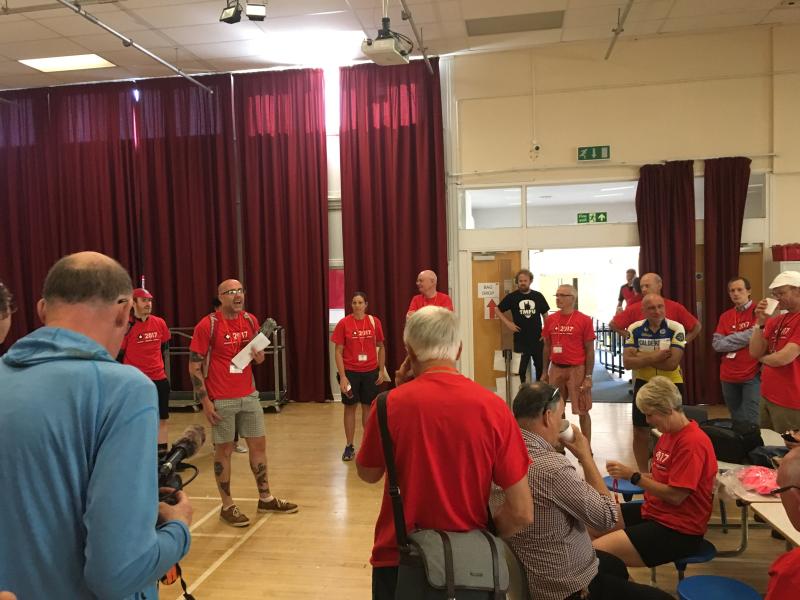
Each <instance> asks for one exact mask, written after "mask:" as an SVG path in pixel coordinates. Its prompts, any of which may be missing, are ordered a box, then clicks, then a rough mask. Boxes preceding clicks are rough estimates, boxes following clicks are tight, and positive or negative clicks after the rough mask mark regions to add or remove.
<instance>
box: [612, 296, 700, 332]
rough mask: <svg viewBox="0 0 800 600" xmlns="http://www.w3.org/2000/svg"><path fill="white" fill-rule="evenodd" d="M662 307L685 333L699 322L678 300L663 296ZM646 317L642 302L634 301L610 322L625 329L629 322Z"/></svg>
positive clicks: (667, 315) (668, 317)
mask: <svg viewBox="0 0 800 600" xmlns="http://www.w3.org/2000/svg"><path fill="white" fill-rule="evenodd" d="M664 309H665V310H666V313H667V314H666V318H667V319H669V320H670V321H677V322H678V323H680V324H681V325H683V328H684V329H685V330H686V333H687V334H688V333H689V332H690V331H691V330H692V329H694V328H695V326H696V325H697V323H699V321H698V320H697V318H696V317H695V316H694V315H693V314H692V313H690V312H689V311H688V310H686V308H685V307H684V306H683V304H681V303H679V302H675V301H674V300H669V299H667V298H664ZM646 318H647V316H646V315H645V314H644V308H643V307H642V303H641V302H635V303H633V304H628V305H627V306H626V307H625V310H623V311H622V312H620V313H617V314H616V315H614V318H613V319H611V322H612V323H613V324H614V325H615V326H617V327H619V328H621V329H627V328H628V327H629V326H630V324H631V323H635V322H636V321H641V320H642V319H646Z"/></svg>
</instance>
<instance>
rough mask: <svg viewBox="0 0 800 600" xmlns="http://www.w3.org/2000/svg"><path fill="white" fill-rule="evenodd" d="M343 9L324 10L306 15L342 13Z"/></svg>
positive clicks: (317, 15)
mask: <svg viewBox="0 0 800 600" xmlns="http://www.w3.org/2000/svg"><path fill="white" fill-rule="evenodd" d="M343 12H344V11H343V10H326V11H324V12H317V13H308V14H307V15H306V16H307V17H319V16H322V15H338V14H339V13H343Z"/></svg>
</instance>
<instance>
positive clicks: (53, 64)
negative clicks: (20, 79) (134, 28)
mask: <svg viewBox="0 0 800 600" xmlns="http://www.w3.org/2000/svg"><path fill="white" fill-rule="evenodd" d="M19 62H21V63H22V64H23V65H28V66H29V67H31V68H33V69H36V70H37V71H42V72H43V73H53V72H56V71H82V70H84V69H105V68H107V67H116V66H117V65H115V64H114V63H110V62H108V61H107V60H106V59H105V58H102V57H100V56H97V54H74V55H72V56H51V57H49V58H26V59H23V60H20V61H19Z"/></svg>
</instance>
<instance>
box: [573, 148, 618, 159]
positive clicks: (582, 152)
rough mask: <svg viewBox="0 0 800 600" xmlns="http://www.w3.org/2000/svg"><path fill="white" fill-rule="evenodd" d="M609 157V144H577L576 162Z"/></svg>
mask: <svg viewBox="0 0 800 600" xmlns="http://www.w3.org/2000/svg"><path fill="white" fill-rule="evenodd" d="M610 159H611V146H578V162H581V161H584V160H610Z"/></svg>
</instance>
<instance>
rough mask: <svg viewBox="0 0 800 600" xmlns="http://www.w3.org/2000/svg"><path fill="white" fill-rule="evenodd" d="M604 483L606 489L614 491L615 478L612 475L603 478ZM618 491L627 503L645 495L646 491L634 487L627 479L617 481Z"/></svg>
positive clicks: (636, 486)
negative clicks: (640, 495)
mask: <svg viewBox="0 0 800 600" xmlns="http://www.w3.org/2000/svg"><path fill="white" fill-rule="evenodd" d="M603 483H605V484H606V487H607V488H608V489H609V490H611V491H614V478H613V477H611V475H606V476H605V477H603ZM617 491H618V492H619V493H620V494H622V498H623V499H624V500H625V502H630V501H631V498H633V497H634V496H636V495H639V494H644V490H643V489H642V488H640V487H639V486H638V485H633V484H632V483H631V482H630V481H628V480H627V479H617Z"/></svg>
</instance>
